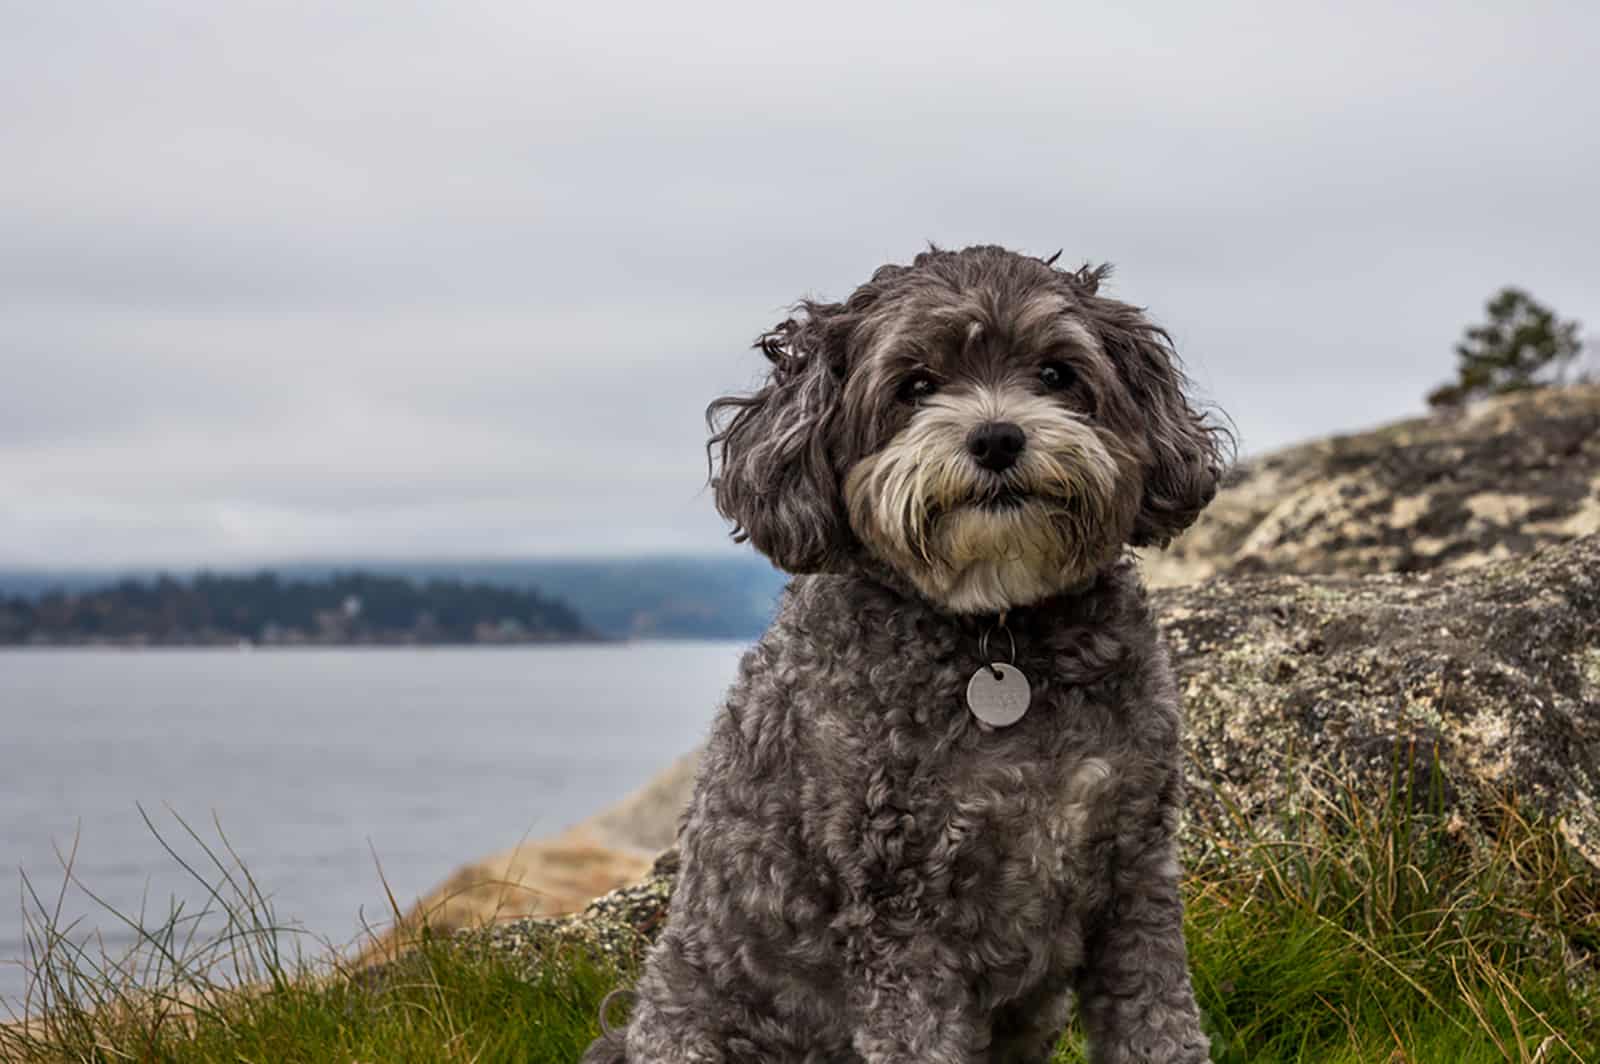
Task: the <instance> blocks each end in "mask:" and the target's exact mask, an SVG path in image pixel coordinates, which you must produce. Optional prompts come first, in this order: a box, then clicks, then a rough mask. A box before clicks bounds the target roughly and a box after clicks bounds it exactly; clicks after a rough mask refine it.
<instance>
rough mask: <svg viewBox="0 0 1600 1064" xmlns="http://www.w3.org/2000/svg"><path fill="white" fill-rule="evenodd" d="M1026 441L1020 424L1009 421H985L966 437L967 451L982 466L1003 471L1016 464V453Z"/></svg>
mask: <svg viewBox="0 0 1600 1064" xmlns="http://www.w3.org/2000/svg"><path fill="white" fill-rule="evenodd" d="M1027 443H1028V437H1026V436H1024V435H1023V434H1022V427H1021V426H1020V425H1015V424H1012V423H1011V422H1009V421H986V422H984V423H983V424H982V425H979V426H978V427H977V428H975V429H973V430H972V434H971V435H970V436H968V437H967V451H968V453H970V454H971V455H972V457H973V458H974V459H975V460H976V461H977V463H978V464H979V465H981V466H983V468H985V469H988V470H991V471H993V472H995V473H1003V472H1005V471H1006V470H1007V469H1010V468H1011V467H1012V466H1013V465H1015V464H1016V461H1017V455H1019V454H1021V453H1022V448H1023V447H1025V446H1026V445H1027Z"/></svg>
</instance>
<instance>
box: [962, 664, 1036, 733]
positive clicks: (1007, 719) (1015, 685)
mask: <svg viewBox="0 0 1600 1064" xmlns="http://www.w3.org/2000/svg"><path fill="white" fill-rule="evenodd" d="M997 672H998V673H999V675H998V676H996V673H997ZM1032 698H1033V690H1032V688H1030V687H1029V686H1028V678H1027V677H1026V676H1024V675H1022V670H1021V669H1019V668H1017V667H1016V666H1015V665H1007V664H1005V663H1004V662H996V663H995V664H993V665H985V666H983V667H982V668H980V669H979V670H978V671H977V672H975V673H973V674H972V679H970V680H968V681H967V708H968V709H970V710H972V715H973V716H974V717H977V718H978V719H979V720H981V721H983V722H984V723H985V724H987V725H989V726H990V727H992V728H1009V727H1011V725H1013V724H1015V723H1016V722H1017V721H1019V720H1021V719H1022V715H1023V714H1024V713H1026V712H1028V702H1029V700H1030V699H1032Z"/></svg>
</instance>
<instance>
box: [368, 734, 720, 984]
mask: <svg viewBox="0 0 1600 1064" xmlns="http://www.w3.org/2000/svg"><path fill="white" fill-rule="evenodd" d="M697 762H698V751H692V752H690V753H688V754H685V755H684V756H683V757H681V758H679V759H678V760H677V761H676V762H675V763H674V764H673V765H671V766H670V767H669V768H668V769H667V770H666V771H665V772H663V773H661V774H660V775H659V776H657V777H656V778H655V779H653V780H651V781H650V782H649V783H647V784H646V785H645V786H643V787H641V788H640V789H639V790H637V791H635V792H634V793H633V794H631V795H629V796H628V797H627V798H625V799H623V800H622V801H620V802H618V803H617V804H616V805H613V806H611V807H610V808H607V809H604V810H602V811H601V812H599V813H597V814H595V815H594V816H592V817H590V818H589V819H588V820H585V821H583V822H582V823H580V824H577V825H575V826H574V827H571V828H568V829H567V830H566V831H564V832H562V833H561V834H559V835H556V836H555V837H553V838H549V839H539V840H530V841H528V842H524V843H522V844H521V845H519V846H516V847H513V848H512V849H510V850H506V851H504V852H502V853H497V854H494V855H492V856H490V857H485V858H483V859H482V860H479V861H474V862H472V863H471V864H468V865H464V866H463V867H461V868H459V869H457V870H456V871H455V872H454V873H452V874H451V876H450V878H448V879H446V880H445V881H444V882H443V883H441V884H440V885H439V886H437V887H435V888H434V889H433V890H431V891H429V892H428V894H427V895H426V896H424V897H423V898H422V899H421V900H420V901H418V902H417V903H416V905H414V906H413V907H412V908H411V909H410V910H409V911H407V912H406V914H405V915H404V917H403V918H402V919H401V921H400V923H399V926H398V927H391V928H388V929H387V930H385V931H384V932H383V933H381V934H379V935H377V936H376V937H374V938H373V939H372V940H371V941H369V942H367V943H365V944H364V945H363V947H362V949H361V951H360V953H359V954H358V955H357V957H356V959H355V963H356V964H357V965H371V964H377V963H381V962H383V961H385V960H387V959H389V958H391V957H393V956H394V954H395V953H396V947H397V943H399V942H402V941H405V940H407V939H409V938H411V937H413V936H414V935H415V934H416V932H417V930H418V929H419V928H420V927H421V926H422V925H423V924H426V925H427V926H428V928H429V929H430V930H431V931H433V932H435V933H439V934H449V933H452V932H455V931H458V930H462V929H465V928H473V927H482V926H485V925H491V924H495V923H498V922H502V921H508V920H515V919H518V918H521V917H529V916H545V917H548V916H555V915H560V914H565V913H576V912H578V911H579V910H580V909H583V908H584V906H586V905H588V904H589V902H590V900H591V899H593V898H596V897H598V896H600V895H603V894H605V893H606V892H608V891H611V890H614V889H616V888H618V887H621V886H623V885H624V884H629V883H634V882H636V881H637V880H638V879H639V877H641V876H643V875H644V874H645V872H646V871H648V870H649V868H650V867H651V864H652V862H654V861H655V859H656V858H657V856H658V855H659V854H660V853H661V851H663V850H665V849H666V848H667V847H669V846H671V845H672V840H673V837H674V835H675V834H676V832H677V818H678V811H679V810H680V809H682V808H683V805H684V803H685V802H686V801H687V799H688V794H689V789H690V787H691V786H692V785H693V782H694V766H695V764H696V763H697Z"/></svg>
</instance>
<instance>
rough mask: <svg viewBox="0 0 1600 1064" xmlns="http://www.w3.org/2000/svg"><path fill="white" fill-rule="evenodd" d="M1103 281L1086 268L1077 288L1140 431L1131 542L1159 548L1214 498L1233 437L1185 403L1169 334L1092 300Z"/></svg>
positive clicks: (1137, 314) (1123, 306)
mask: <svg viewBox="0 0 1600 1064" xmlns="http://www.w3.org/2000/svg"><path fill="white" fill-rule="evenodd" d="M1105 273H1106V269H1105V268H1104V267H1101V268H1098V269H1095V270H1090V269H1089V268H1088V267H1085V268H1084V270H1082V271H1079V276H1078V279H1079V280H1081V281H1082V282H1084V283H1081V284H1080V285H1077V286H1075V287H1076V288H1077V293H1078V303H1079V306H1080V308H1081V309H1082V310H1083V312H1084V313H1085V314H1086V316H1087V317H1088V318H1089V320H1090V321H1091V322H1092V323H1093V325H1094V327H1095V331H1096V332H1097V333H1098V334H1099V336H1100V342H1101V343H1102V344H1103V345H1104V346H1105V349H1106V353H1107V354H1108V355H1110V356H1111V358H1112V359H1113V360H1114V361H1115V362H1116V365H1117V370H1118V372H1119V373H1120V374H1121V375H1122V379H1123V383H1124V384H1125V385H1126V386H1127V388H1128V392H1129V395H1130V397H1131V398H1132V400H1133V405H1134V408H1135V413H1136V417H1138V418H1139V419H1141V420H1142V421H1143V423H1144V435H1145V441H1146V444H1147V448H1148V450H1147V454H1148V457H1147V459H1146V461H1145V464H1144V497H1143V499H1142V500H1141V503H1140V506H1139V516H1138V518H1137V520H1136V521H1135V523H1134V526H1133V532H1132V533H1131V535H1130V536H1129V539H1128V542H1129V543H1130V544H1132V545H1133V546H1135V547H1144V546H1151V545H1154V546H1158V547H1164V546H1166V545H1167V544H1168V543H1169V542H1170V541H1171V540H1172V538H1173V537H1174V536H1176V535H1177V534H1178V533H1179V532H1182V531H1183V530H1184V529H1186V528H1188V527H1189V526H1190V525H1192V524H1193V523H1194V520H1195V518H1197V517H1199V516H1200V511H1201V510H1204V509H1205V508H1206V505H1207V504H1208V503H1210V502H1211V500H1212V498H1213V497H1214V496H1215V495H1216V493H1217V483H1218V481H1219V480H1220V479H1221V477H1222V472H1223V469H1224V468H1225V467H1226V465H1227V463H1228V456H1229V454H1230V452H1231V449H1232V436H1231V434H1230V433H1229V431H1228V430H1227V429H1226V428H1225V427H1223V426H1221V425H1218V424H1215V423H1213V422H1212V421H1211V420H1210V418H1208V417H1207V415H1206V414H1205V413H1204V412H1203V411H1201V410H1199V409H1197V408H1196V407H1195V406H1194V405H1193V403H1192V402H1191V401H1190V399H1189V396H1188V386H1189V381H1188V378H1187V377H1185V376H1184V373H1183V369H1182V367H1181V365H1180V363H1179V361H1178V355H1177V352H1176V351H1174V350H1173V347H1172V338H1171V337H1169V336H1168V335H1167V333H1166V330H1165V329H1162V328H1161V327H1160V326H1158V325H1155V324H1154V323H1152V322H1151V321H1150V320H1149V319H1147V318H1146V317H1145V316H1144V314H1143V313H1142V312H1141V311H1140V310H1139V308H1138V307H1134V306H1130V305H1128V304H1127V303H1121V302H1118V301H1117V300H1114V299H1107V298H1105V297H1103V296H1099V295H1096V294H1095V290H1096V289H1097V288H1098V287H1099V282H1100V280H1101V278H1103V277H1104V276H1105Z"/></svg>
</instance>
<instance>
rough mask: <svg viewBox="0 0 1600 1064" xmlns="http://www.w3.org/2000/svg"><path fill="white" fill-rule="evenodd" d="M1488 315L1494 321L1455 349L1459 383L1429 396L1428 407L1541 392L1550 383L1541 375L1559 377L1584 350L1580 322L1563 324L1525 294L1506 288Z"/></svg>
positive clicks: (1491, 303)
mask: <svg viewBox="0 0 1600 1064" xmlns="http://www.w3.org/2000/svg"><path fill="white" fill-rule="evenodd" d="M1485 309H1486V310H1487V311H1488V314H1489V320H1488V321H1487V322H1485V323H1484V324H1482V325H1474V326H1472V327H1471V328H1469V329H1468V330H1467V332H1466V335H1465V336H1464V337H1463V338H1462V341H1461V342H1460V343H1458V344H1456V357H1457V366H1456V380H1455V381H1453V382H1451V383H1449V384H1443V385H1440V386H1439V387H1438V388H1435V389H1434V390H1433V391H1431V392H1429V393H1428V403H1429V405H1431V406H1450V405H1453V404H1456V403H1463V402H1466V401H1467V400H1468V399H1475V398H1478V397H1480V396H1485V395H1500V394H1502V393H1504V392H1516V391H1522V390H1524V389H1527V388H1536V387H1538V386H1539V385H1541V384H1542V383H1545V382H1546V379H1547V378H1545V377H1541V374H1546V373H1547V371H1548V370H1550V369H1554V370H1556V371H1558V372H1559V371H1560V370H1561V369H1563V368H1564V367H1565V366H1566V365H1567V363H1569V362H1571V361H1572V360H1573V359H1574V358H1576V357H1577V355H1578V352H1579V351H1581V350H1582V349H1583V345H1582V343H1581V342H1580V341H1579V339H1578V323H1577V322H1575V321H1562V320H1561V319H1559V318H1557V317H1556V315H1555V312H1554V311H1552V310H1550V308H1548V307H1546V306H1544V305H1543V304H1541V303H1539V302H1538V301H1536V300H1535V299H1534V298H1533V297H1532V296H1530V295H1529V294H1528V293H1526V292H1524V291H1523V290H1522V289H1520V288H1502V289H1501V290H1500V292H1499V293H1498V294H1496V295H1495V297H1494V298H1493V299H1491V300H1489V303H1488V305H1487V307H1486V308H1485Z"/></svg>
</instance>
